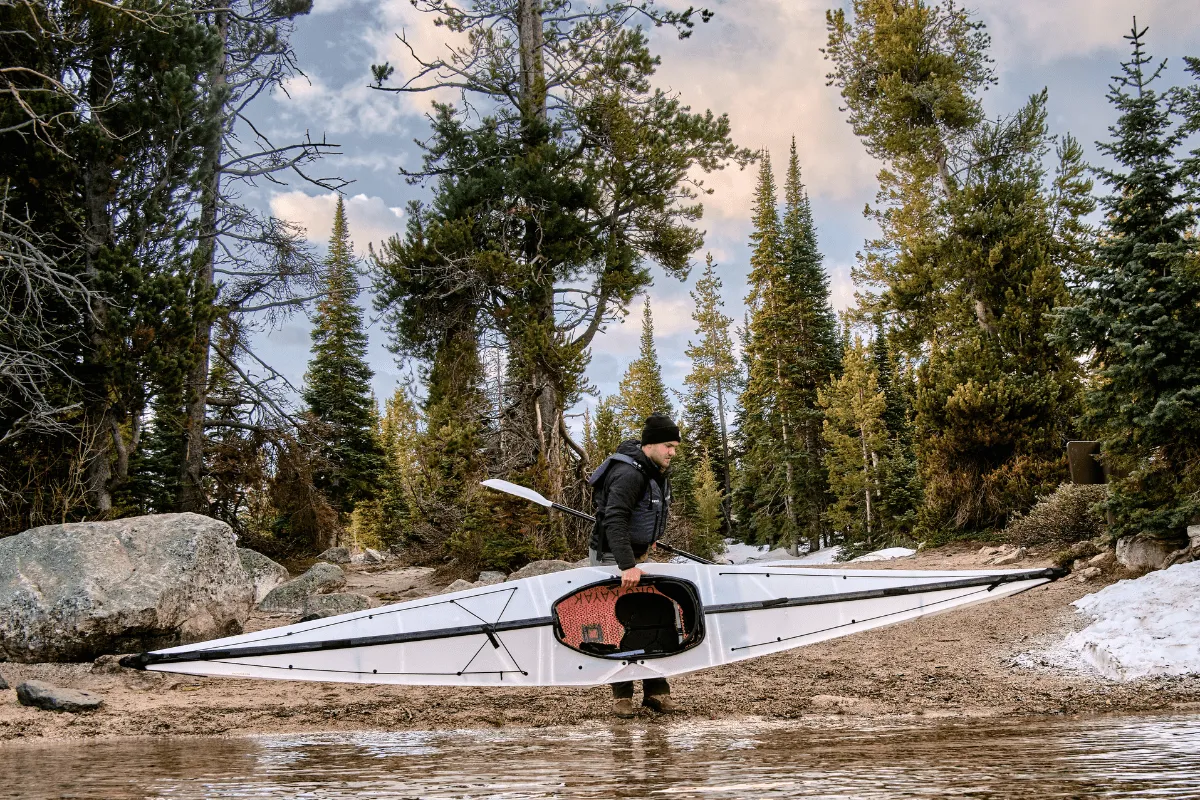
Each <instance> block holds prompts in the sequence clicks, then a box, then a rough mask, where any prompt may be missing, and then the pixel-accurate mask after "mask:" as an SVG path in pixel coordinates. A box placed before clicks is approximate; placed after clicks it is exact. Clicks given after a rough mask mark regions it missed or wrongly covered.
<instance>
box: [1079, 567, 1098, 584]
mask: <svg viewBox="0 0 1200 800" xmlns="http://www.w3.org/2000/svg"><path fill="white" fill-rule="evenodd" d="M1100 573H1101V569H1100V568H1099V567H1086V568H1085V569H1081V570H1079V571H1078V572H1076V573H1075V578H1076V580H1078V581H1079V582H1080V583H1087V582H1088V581H1090V580H1091V579H1092V578H1099V577H1100Z"/></svg>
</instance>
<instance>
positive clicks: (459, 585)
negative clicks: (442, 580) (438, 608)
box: [438, 578, 476, 594]
mask: <svg viewBox="0 0 1200 800" xmlns="http://www.w3.org/2000/svg"><path fill="white" fill-rule="evenodd" d="M475 587H476V584H474V583H471V582H470V581H464V580H463V579H462V578H459V579H458V580H456V581H455V582H454V583H452V584H450V585H449V586H447V587H446V588H445V589H442V590H441V591H440V592H438V594H449V593H450V592H461V591H462V590H463V589H474V588H475Z"/></svg>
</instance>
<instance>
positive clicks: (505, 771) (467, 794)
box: [0, 715, 1200, 800]
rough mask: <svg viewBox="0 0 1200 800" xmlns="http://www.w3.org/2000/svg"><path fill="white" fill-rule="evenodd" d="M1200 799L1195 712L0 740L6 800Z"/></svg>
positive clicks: (0, 784)
mask: <svg viewBox="0 0 1200 800" xmlns="http://www.w3.org/2000/svg"><path fill="white" fill-rule="evenodd" d="M84 797H86V798H113V799H114V800H115V799H116V798H321V799H322V800H324V799H325V798H422V799H424V798H430V799H431V800H432V799H433V798H437V799H438V800H441V799H443V798H445V799H446V800H450V799H451V798H453V799H454V800H463V799H465V798H472V799H475V798H496V799H497V800H517V799H518V798H521V799H524V798H551V797H553V798H568V799H570V800H573V799H574V798H634V797H636V798H663V800H675V799H676V798H706V799H711V800H721V799H722V798H775V797H781V798H782V797H786V798H846V797H850V798H963V797H968V798H1021V800H1035V799H1036V798H1054V797H1063V798H1093V797H1113V798H1118V797H1119V798H1131V797H1156V798H1161V797H1179V798H1200V715H1172V716H1141V717H1089V718H1086V719H1039V720H1022V721H1019V722H1007V723H995V722H985V723H981V724H977V725H966V724H963V723H961V722H956V723H954V724H934V723H932V722H931V723H928V724H925V725H922V726H920V727H900V726H884V727H876V728H859V729H854V730H846V729H814V728H812V727H799V726H797V725H794V724H767V723H762V724H753V723H751V724H741V723H728V722H726V723H717V722H694V721H688V720H680V721H678V722H672V723H670V724H656V723H650V724H639V723H633V724H614V725H613V726H612V727H610V728H586V729H571V728H553V729H540V730H504V729H501V730H496V731H478V730H473V731H436V732H412V731H407V732H397V733H345V734H341V733H339V734H319V735H312V734H308V735H280V736H255V737H245V738H232V739H163V740H153V739H136V740H130V739H126V740H118V741H77V742H70V743H54V744H45V743H42V744H38V743H12V744H6V745H0V798H84Z"/></svg>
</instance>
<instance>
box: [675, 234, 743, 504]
mask: <svg viewBox="0 0 1200 800" xmlns="http://www.w3.org/2000/svg"><path fill="white" fill-rule="evenodd" d="M691 294H692V300H693V301H694V302H695V304H696V307H695V309H694V310H693V311H692V319H693V320H695V322H696V333H697V334H698V335H699V337H700V341H699V342H697V343H696V344H693V343H691V342H688V347H687V350H686V354H687V357H688V358H689V359H691V362H692V369H691V372H690V373H688V376H687V377H686V378H685V379H684V384H685V385H686V386H687V387H688V389H689V391H690V394H691V398H692V400H691V402H692V403H697V402H701V403H703V404H704V405H705V406H706V407H707V409H708V411H709V412H710V413H711V412H712V411H714V410H715V412H716V418H717V424H718V434H719V436H720V442H719V444H720V447H719V448H713V449H711V450H710V451H709V452H710V454H711V453H715V454H716V458H715V467H714V468H715V470H716V472H717V474H718V477H719V478H720V480H721V483H722V485H723V486H724V487H725V490H724V497H725V506H724V508H723V513H724V516H725V518H726V519H728V518H729V516H730V509H729V507H728V498H729V496H730V494H731V489H732V486H731V482H732V475H731V470H730V468H729V466H730V455H729V426H728V424H727V422H726V416H725V415H726V408H727V406H728V404H729V403H730V402H731V401H732V400H733V398H734V388H735V387H736V386H737V383H738V378H739V375H740V371H739V369H738V363H737V359H736V357H735V356H734V354H733V341H732V340H731V339H730V336H729V326H730V325H731V324H732V323H733V320H732V319H730V318H729V317H727V316H725V314H724V313H723V312H722V311H721V308H722V307H723V306H724V305H725V301H724V300H722V299H721V279H720V277H719V276H718V275H717V272H716V265H715V264H713V259H712V254H711V253H709V254H708V255H707V256H706V258H705V263H704V274H703V275H702V276H701V277H700V279H699V280H698V281H696V289H695V291H693V292H692V293H691ZM688 416H692V415H691V414H689V415H688ZM698 422H699V420H689V423H688V428H689V429H691V430H693V431H694V430H696V429H697V423H698Z"/></svg>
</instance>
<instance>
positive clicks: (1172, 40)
mask: <svg viewBox="0 0 1200 800" xmlns="http://www.w3.org/2000/svg"><path fill="white" fill-rule="evenodd" d="M980 16H981V17H982V18H983V20H984V22H986V23H987V26H988V29H989V31H990V32H991V34H992V38H993V47H992V52H993V53H1002V54H1003V55H1004V58H1003V59H997V61H998V62H999V63H998V66H1000V67H1001V68H1005V67H1006V66H1007V68H1008V69H1023V68H1026V66H1027V64H1028V62H1029V61H1033V62H1035V63H1038V64H1048V63H1051V62H1054V61H1058V60H1061V59H1066V58H1078V57H1082V56H1091V55H1097V54H1101V53H1106V54H1115V55H1121V56H1124V55H1125V54H1126V53H1128V52H1129V43H1128V42H1127V41H1126V40H1125V39H1123V38H1121V37H1123V36H1126V35H1128V34H1129V31H1130V28H1132V27H1133V18H1134V17H1135V16H1136V17H1137V23H1138V27H1139V28H1141V27H1145V26H1149V28H1150V33H1149V37H1148V41H1149V43H1150V51H1151V52H1155V53H1165V52H1166V51H1167V50H1175V49H1176V48H1177V46H1178V45H1179V44H1181V43H1183V42H1186V41H1189V40H1190V41H1192V42H1194V41H1195V40H1196V26H1195V24H1194V20H1195V19H1196V2H1195V0H1155V2H1153V3H1147V2H1144V0H1054V2H1045V0H1017V1H1016V2H1013V3H1006V4H1004V5H999V6H996V7H995V8H994V9H990V10H982V9H981V13H980ZM1182 20H1187V21H1189V22H1191V23H1192V24H1180V22H1181V21H1182ZM1114 66H1115V64H1114Z"/></svg>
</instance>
